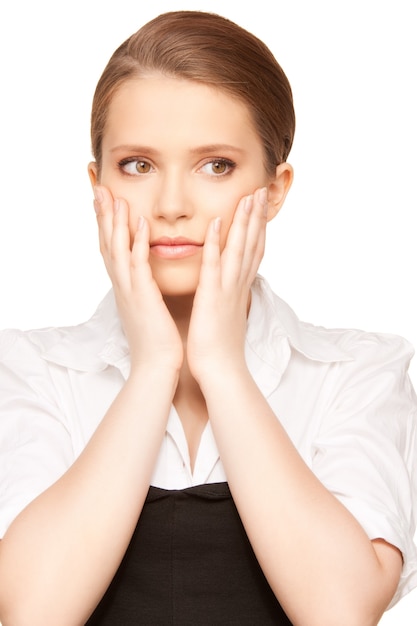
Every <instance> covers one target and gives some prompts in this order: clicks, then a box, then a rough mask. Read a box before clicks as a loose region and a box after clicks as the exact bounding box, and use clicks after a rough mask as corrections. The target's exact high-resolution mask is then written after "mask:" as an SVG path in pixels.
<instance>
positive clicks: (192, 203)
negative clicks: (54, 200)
mask: <svg viewBox="0 0 417 626" xmlns="http://www.w3.org/2000/svg"><path fill="white" fill-rule="evenodd" d="M90 177H91V180H92V182H93V184H94V183H95V182H96V171H95V165H94V164H90ZM97 182H99V183H100V184H102V185H104V186H106V187H108V188H109V190H110V191H111V193H112V194H113V197H114V198H124V199H125V200H126V201H127V202H128V205H129V210H130V211H129V228H130V234H131V240H132V241H133V237H134V233H135V231H136V228H137V224H138V219H139V216H141V215H142V216H144V217H145V218H146V219H147V220H148V221H149V225H150V264H151V267H152V272H153V275H154V277H155V279H156V281H157V283H158V285H159V287H160V289H161V291H162V293H163V294H164V295H181V294H189V293H194V292H195V289H196V287H197V284H198V278H199V271H200V264H201V254H202V244H203V242H204V238H205V235H206V231H207V227H208V224H209V222H210V221H211V220H212V219H213V218H215V217H221V219H222V227H221V246H222V247H224V245H225V242H226V238H227V233H228V230H229V227H230V224H231V222H232V219H233V215H234V212H235V210H236V206H237V204H238V201H239V200H240V198H241V197H242V196H244V195H247V194H251V193H253V192H254V191H255V189H257V188H259V187H264V186H268V184H269V183H270V182H271V181H270V180H269V179H268V176H267V173H266V170H265V166H264V153H263V146H262V143H261V141H260V139H259V136H258V134H257V132H256V131H255V128H254V126H253V122H252V120H251V118H250V115H249V112H248V110H247V108H246V106H245V105H244V104H242V103H241V102H239V101H237V100H235V99H233V98H232V97H231V96H229V95H227V94H225V93H224V92H222V91H220V90H216V89H214V88H211V87H208V86H206V85H202V84H198V83H195V82H191V81H186V80H179V79H175V78H168V77H165V76H162V75H159V74H156V75H150V76H148V77H145V78H140V79H135V80H131V81H129V82H126V83H125V84H124V85H123V86H122V87H121V88H120V89H119V90H118V91H117V92H116V95H115V96H114V98H113V100H112V102H111V105H110V108H109V112H108V119H107V124H106V130H105V134H104V137H103V144H102V169H101V172H100V180H99V181H97ZM173 243H174V244H177V245H167V244H173ZM184 244H186V245H184ZM187 244H190V245H187Z"/></svg>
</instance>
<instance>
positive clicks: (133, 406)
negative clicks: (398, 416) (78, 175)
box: [0, 75, 402, 626]
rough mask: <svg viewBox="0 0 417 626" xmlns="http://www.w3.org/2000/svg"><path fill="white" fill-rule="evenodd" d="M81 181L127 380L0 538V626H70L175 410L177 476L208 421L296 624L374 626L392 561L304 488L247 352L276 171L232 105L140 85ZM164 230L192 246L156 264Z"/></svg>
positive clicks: (189, 90) (324, 495) (177, 89)
mask: <svg viewBox="0 0 417 626" xmlns="http://www.w3.org/2000/svg"><path fill="white" fill-rule="evenodd" d="M89 175H90V179H91V182H92V185H93V187H94V190H95V197H96V200H95V208H96V212H97V220H98V227H99V237H100V247H101V251H102V255H103V258H104V261H105V264H106V268H107V271H108V273H109V276H110V278H111V280H112V283H113V287H114V292H115V296H116V302H117V306H118V311H119V314H120V318H121V321H122V324H123V328H124V331H125V334H126V337H127V339H128V343H129V347H130V355H131V371H130V375H129V377H128V379H127V381H126V383H125V385H124V386H123V388H122V389H121V391H120V393H119V394H118V396H117V397H116V398H115V400H114V403H113V404H112V406H111V407H110V408H109V410H108V412H107V413H106V415H105V416H104V417H103V419H102V421H101V423H100V425H99V427H98V429H97V431H96V432H95V434H94V435H93V437H92V438H91V440H90V442H89V443H88V444H87V446H86V448H85V450H84V451H83V453H82V454H81V456H80V457H79V458H78V459H77V461H76V462H75V463H74V465H73V466H72V467H71V468H70V469H69V470H68V471H67V472H66V474H65V475H64V476H63V477H62V478H61V479H60V480H59V481H58V482H57V483H55V484H54V485H53V486H52V487H50V488H49V489H48V490H47V491H45V492H44V493H43V494H41V495H40V496H39V497H38V498H37V499H36V500H35V501H34V502H32V503H31V504H30V505H29V506H28V507H27V508H26V509H25V510H24V511H23V512H22V513H21V514H20V515H19V516H18V517H17V519H16V520H15V521H14V522H13V523H12V525H11V526H10V528H9V530H8V532H7V533H6V535H5V537H4V539H3V541H2V542H1V544H0V619H1V620H2V623H3V626H27V625H28V624H31V626H38V625H39V626H49V625H50V626H56V625H57V624H59V625H60V626H75V625H82V624H84V623H85V621H86V619H87V618H88V616H89V615H90V614H91V612H92V611H93V609H94V607H95V606H96V604H97V603H98V601H99V600H100V598H101V596H102V595H103V594H104V592H105V590H106V588H107V587H108V585H109V583H110V581H111V579H112V577H113V576H114V573H115V572H116V570H117V567H118V565H119V564H120V561H121V559H122V557H123V554H124V552H125V550H126V548H127V545H128V543H129V540H130V537H131V535H132V533H133V530H134V528H135V525H136V522H137V519H138V517H139V515H140V511H141V508H142V504H143V502H144V499H145V497H146V494H147V491H148V487H149V481H150V477H151V474H152V470H153V467H154V464H155V461H156V457H157V454H158V450H159V447H160V444H161V441H162V438H163V436H164V432H165V427H166V423H167V419H168V414H169V410H170V406H171V403H172V402H173V403H174V404H175V406H176V408H177V411H178V413H179V416H180V418H181V421H182V424H183V427H184V431H185V434H186V437H187V441H188V446H189V451H190V459H191V465H192V466H193V464H194V461H195V458H196V455H197V454H198V446H199V441H200V437H201V433H202V430H203V428H204V426H205V424H206V422H207V420H208V419H209V420H210V422H211V425H212V428H213V432H214V435H215V438H216V441H217V445H218V448H219V451H220V456H221V458H222V462H223V465H224V467H225V471H226V474H227V478H228V482H229V485H230V488H231V491H232V494H233V497H234V500H235V503H236V506H237V508H238V510H239V513H240V515H241V518H242V521H243V523H244V525H245V528H246V532H247V534H248V536H249V539H250V541H251V544H252V546H253V548H254V550H255V553H256V555H257V558H258V560H259V562H260V564H261V566H262V568H263V570H264V572H265V575H266V576H267V578H268V581H269V583H270V585H271V587H272V589H273V590H274V592H275V593H276V595H277V597H278V598H279V600H280V602H281V604H282V605H283V607H284V609H285V611H286V612H287V614H288V616H289V618H290V620H291V621H292V622H293V624H294V625H296V626H315V625H316V624H317V625H320V626H327V625H329V626H330V625H331V626H344V625H346V626H356V625H357V626H368V625H369V626H371V625H375V624H377V623H378V621H379V618H380V616H381V614H382V613H383V611H384V609H385V608H386V606H387V605H388V603H389V601H390V599H391V597H392V595H393V593H394V591H395V588H396V586H397V584H398V580H399V576H400V571H401V565H402V559H401V554H400V553H399V551H398V550H397V549H396V548H394V547H393V546H391V545H389V544H387V543H386V542H384V541H383V540H382V539H381V540H375V541H372V542H371V541H369V539H368V538H367V536H366V535H365V533H364V531H363V530H362V528H361V527H360V526H359V524H358V523H357V522H356V520H355V519H354V518H353V517H352V516H351V515H350V513H349V512H348V511H347V510H346V509H345V508H344V507H343V506H342V505H341V504H340V503H339V502H338V501H337V500H336V499H335V498H334V497H333V496H332V495H331V494H330V493H329V492H328V491H327V490H326V489H325V488H324V487H323V485H321V483H320V482H319V481H318V480H317V479H316V478H315V476H314V475H313V474H312V472H311V471H310V470H309V469H308V467H307V466H306V465H305V463H304V461H303V460H302V459H301V457H300V456H299V454H298V452H297V451H296V449H295V448H294V447H293V445H292V443H291V441H290V440H289V438H288V436H287V434H286V432H285V431H284V429H283V428H282V426H281V423H280V420H279V416H276V415H275V414H274V413H272V411H271V409H270V407H269V405H268V404H267V402H266V400H265V399H264V397H263V395H262V394H261V392H260V391H259V389H258V388H257V386H256V384H255V382H254V380H253V379H252V377H251V375H250V373H249V371H248V369H247V366H246V362H245V358H244V340H245V330H246V317H247V311H248V307H249V306H250V287H251V284H252V281H253V279H254V277H255V275H256V272H257V270H258V267H259V264H260V262H261V259H262V256H263V251H264V242H265V231H266V224H267V222H268V221H269V220H270V219H272V218H273V217H275V215H276V214H277V213H278V211H279V210H280V208H281V206H282V204H283V202H284V200H285V197H286V194H287V192H288V190H289V188H290V185H291V181H292V170H291V167H290V166H289V165H288V164H286V163H283V164H280V165H279V166H278V167H277V170H276V173H275V175H274V176H272V177H271V176H268V174H267V173H266V170H265V166H264V159H263V146H262V144H261V141H260V139H259V137H258V134H257V132H256V130H255V128H254V126H253V123H252V120H251V118H250V116H249V113H248V111H247V109H246V107H245V106H244V105H243V104H241V103H239V102H237V101H236V100H233V99H231V98H230V96H228V95H227V94H225V93H222V92H221V91H216V90H213V89H212V88H210V87H206V86H204V85H201V84H198V85H197V84H194V83H189V82H185V81H180V80H175V79H168V78H166V77H162V76H159V75H152V76H148V77H146V78H143V79H141V80H135V81H132V82H129V83H126V84H125V85H124V86H123V87H122V88H121V89H120V90H119V92H118V93H117V95H116V96H115V97H114V100H113V101H112V103H111V106H110V111H109V118H108V121H107V126H106V132H105V135H104V140H103V161H102V167H101V170H100V171H98V170H97V166H96V164H95V163H92V164H90V166H89ZM178 236H181V237H185V238H187V239H188V240H192V241H193V242H194V244H193V245H192V246H190V248H187V250H188V252H189V253H188V252H187V254H185V255H181V254H180V252H179V253H178V257H177V258H175V257H172V258H171V257H170V258H167V254H169V252H170V251H167V250H166V249H165V248H164V246H163V245H161V246H158V245H154V243H155V241H157V240H158V239H159V240H160V238H161V237H178ZM178 250H179V248H178ZM225 381H227V385H226V384H225ZM225 416H227V419H225ZM103 484H105V485H106V489H105V490H103V489H102V485H103ZM273 493H276V494H277V498H276V500H275V499H274V498H272V497H271V494H273ZM109 502H112V506H111V507H109ZM283 502H285V507H282V503H283ZM300 598H302V602H300Z"/></svg>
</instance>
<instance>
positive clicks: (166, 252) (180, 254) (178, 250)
mask: <svg viewBox="0 0 417 626" xmlns="http://www.w3.org/2000/svg"><path fill="white" fill-rule="evenodd" d="M202 247H203V244H201V243H199V242H197V241H193V240H192V239H187V238H186V237H160V238H159V239H155V240H154V241H151V243H150V249H151V254H152V255H154V256H157V257H159V258H161V259H183V258H186V257H189V256H192V255H193V254H197V253H198V252H200V251H201V249H202Z"/></svg>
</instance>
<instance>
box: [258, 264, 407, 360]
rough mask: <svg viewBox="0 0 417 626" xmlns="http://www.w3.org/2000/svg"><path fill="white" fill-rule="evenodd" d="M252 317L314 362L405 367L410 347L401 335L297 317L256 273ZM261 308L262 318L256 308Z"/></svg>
mask: <svg viewBox="0 0 417 626" xmlns="http://www.w3.org/2000/svg"><path fill="white" fill-rule="evenodd" d="M253 291H254V294H255V298H254V300H255V303H256V307H257V312H256V317H257V320H258V321H261V323H262V324H263V325H264V326H265V327H266V326H267V327H268V329H269V328H271V327H274V328H279V331H280V333H281V334H284V335H286V337H287V338H288V341H289V343H290V345H291V347H292V348H293V350H295V351H297V352H298V353H300V354H302V355H303V356H305V357H307V359H310V360H313V361H316V362H320V361H321V362H343V363H345V364H347V365H348V364H350V366H349V367H348V369H351V368H352V367H354V364H355V363H356V364H358V363H362V364H364V365H365V364H366V363H368V364H371V363H372V362H377V363H380V362H381V361H392V362H398V363H399V362H402V363H403V364H404V366H405V367H407V366H408V364H409V361H410V359H411V358H412V357H413V355H414V348H413V346H412V345H411V344H410V342H409V341H408V340H407V339H405V338H404V337H402V336H400V335H396V334H390V333H382V332H372V331H366V330H362V329H355V328H328V327H324V326H319V325H316V324H311V323H308V322H305V321H303V320H300V319H299V317H298V316H297V315H296V313H295V312H294V310H293V309H292V308H291V307H290V306H289V305H288V304H287V303H286V302H285V301H284V300H282V299H281V298H280V297H279V296H278V295H277V294H275V293H274V292H273V291H272V290H271V288H270V287H269V285H268V283H267V282H266V281H265V279H263V278H262V277H261V276H258V277H257V279H256V281H255V283H254V290H253ZM260 310H262V312H263V313H262V317H261V314H260V313H259V311H260Z"/></svg>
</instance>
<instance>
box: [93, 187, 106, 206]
mask: <svg viewBox="0 0 417 626" xmlns="http://www.w3.org/2000/svg"><path fill="white" fill-rule="evenodd" d="M93 192H94V198H95V199H96V202H98V203H99V204H100V203H101V202H103V200H104V196H103V192H102V191H101V189H100V187H97V186H96V187H94V189H93Z"/></svg>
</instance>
